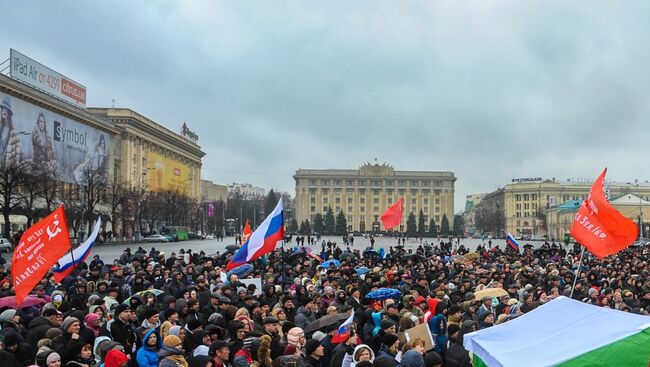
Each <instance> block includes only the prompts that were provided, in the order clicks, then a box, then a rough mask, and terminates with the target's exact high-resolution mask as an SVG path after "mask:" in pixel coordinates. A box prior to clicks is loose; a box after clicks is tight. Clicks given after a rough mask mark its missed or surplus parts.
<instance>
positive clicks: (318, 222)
mask: <svg viewBox="0 0 650 367" xmlns="http://www.w3.org/2000/svg"><path fill="white" fill-rule="evenodd" d="M324 231H325V224H323V215H322V214H321V213H318V214H316V217H314V232H316V233H318V234H323V232H324Z"/></svg>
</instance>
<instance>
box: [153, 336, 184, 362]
mask: <svg viewBox="0 0 650 367" xmlns="http://www.w3.org/2000/svg"><path fill="white" fill-rule="evenodd" d="M183 354H184V351H183V342H182V341H181V338H179V337H177V336H176V335H167V336H166V337H165V339H164V340H163V346H162V348H160V350H159V351H158V359H159V360H160V363H159V364H158V366H159V367H189V365H188V363H187V361H186V360H185V357H184V355H183Z"/></svg>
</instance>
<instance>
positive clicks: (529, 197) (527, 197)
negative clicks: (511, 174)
mask: <svg viewBox="0 0 650 367" xmlns="http://www.w3.org/2000/svg"><path fill="white" fill-rule="evenodd" d="M522 199H523V201H528V200H537V194H515V201H522ZM547 199H548V198H547Z"/></svg>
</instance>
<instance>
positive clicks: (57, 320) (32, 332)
mask: <svg viewBox="0 0 650 367" xmlns="http://www.w3.org/2000/svg"><path fill="white" fill-rule="evenodd" d="M61 321H63V317H62V315H61V312H59V311H57V310H56V309H55V308H48V309H46V310H45V311H43V315H42V316H38V317H35V318H34V319H33V320H32V321H30V322H29V326H28V331H27V344H29V345H30V346H32V348H33V349H34V354H36V350H37V349H38V348H37V347H36V344H37V343H38V341H39V340H41V339H44V338H45V334H46V333H47V331H48V330H49V329H50V328H53V327H59V326H61Z"/></svg>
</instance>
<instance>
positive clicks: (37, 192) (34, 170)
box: [17, 164, 43, 227]
mask: <svg viewBox="0 0 650 367" xmlns="http://www.w3.org/2000/svg"><path fill="white" fill-rule="evenodd" d="M25 168H26V169H25V171H24V172H23V179H22V180H21V181H22V182H21V185H20V187H19V190H18V198H19V201H20V204H19V208H18V211H17V213H21V214H23V215H24V216H25V217H27V226H28V227H29V226H31V225H32V224H33V222H34V218H36V217H37V216H38V215H39V213H40V212H41V210H39V209H38V207H37V204H38V201H40V200H41V199H42V196H43V192H42V189H43V186H42V185H41V183H40V181H39V180H40V175H41V172H40V171H39V170H38V167H34V166H33V165H31V164H26V165H25Z"/></svg>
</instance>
